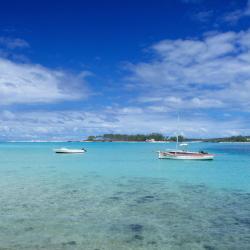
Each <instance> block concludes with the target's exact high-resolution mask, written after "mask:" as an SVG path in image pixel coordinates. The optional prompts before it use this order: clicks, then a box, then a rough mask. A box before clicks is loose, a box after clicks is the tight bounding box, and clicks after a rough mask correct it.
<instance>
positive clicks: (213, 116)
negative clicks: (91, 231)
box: [0, 0, 250, 141]
mask: <svg viewBox="0 0 250 250" xmlns="http://www.w3.org/2000/svg"><path fill="white" fill-rule="evenodd" d="M178 115H179V116H180V121H179V122H178V121H177V117H178ZM249 124H250V1H247V0H227V1H225V0H221V1H213V0H210V1H208V0H165V1H163V0H154V1H152V0H148V1H139V0H137V1H136V0H134V1H130V0H127V1H111V0H107V1H101V0H99V1H97V0H92V1H87V0H85V1H80V0H79V1H76V0H71V1H63V0H61V1H48V0H43V1H40V0H39V1H25V0H23V1H11V0H10V1H4V2H1V6H0V141H5V140H71V139H72V140H75V139H84V138H86V137H87V136H88V135H101V134H103V133H128V134H135V133H152V132H160V133H163V134H164V135H166V136H173V135H174V134H176V133H181V134H182V135H184V136H186V137H196V138H200V137H202V138H209V137H221V136H233V135H239V134H241V135H250V126H249Z"/></svg>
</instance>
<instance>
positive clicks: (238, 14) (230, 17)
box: [223, 0, 250, 23]
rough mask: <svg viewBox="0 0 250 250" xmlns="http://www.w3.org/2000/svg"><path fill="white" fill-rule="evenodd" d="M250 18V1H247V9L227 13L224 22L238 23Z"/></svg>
mask: <svg viewBox="0 0 250 250" xmlns="http://www.w3.org/2000/svg"><path fill="white" fill-rule="evenodd" d="M249 16H250V0H248V1H247V3H246V7H245V8H244V9H237V10H234V11H231V12H229V13H227V14H226V15H225V16H224V17H223V20H224V21H226V22H231V23H236V22H238V21H239V20H240V19H241V18H244V17H249Z"/></svg>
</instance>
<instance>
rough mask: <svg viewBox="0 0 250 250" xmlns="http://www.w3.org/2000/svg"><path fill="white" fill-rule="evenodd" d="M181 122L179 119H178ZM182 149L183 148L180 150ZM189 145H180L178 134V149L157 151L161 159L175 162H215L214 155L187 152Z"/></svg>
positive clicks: (202, 152)
mask: <svg viewBox="0 0 250 250" xmlns="http://www.w3.org/2000/svg"><path fill="white" fill-rule="evenodd" d="M178 120H179V119H178ZM180 147H181V148H180ZM187 147H188V143H185V142H182V143H180V144H179V137H178V134H177V135H176V148H175V149H169V150H166V151H157V153H158V158H159V159H173V160H213V159H214V155H213V154H209V153H207V152H204V151H199V152H192V151H188V150H187Z"/></svg>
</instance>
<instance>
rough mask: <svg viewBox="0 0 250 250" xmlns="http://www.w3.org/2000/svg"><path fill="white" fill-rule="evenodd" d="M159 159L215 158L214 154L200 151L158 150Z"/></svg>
mask: <svg viewBox="0 0 250 250" xmlns="http://www.w3.org/2000/svg"><path fill="white" fill-rule="evenodd" d="M158 158H159V159H170V160H213V159H214V155H212V154H203V153H198V152H179V151H177V152H162V151H159V152H158Z"/></svg>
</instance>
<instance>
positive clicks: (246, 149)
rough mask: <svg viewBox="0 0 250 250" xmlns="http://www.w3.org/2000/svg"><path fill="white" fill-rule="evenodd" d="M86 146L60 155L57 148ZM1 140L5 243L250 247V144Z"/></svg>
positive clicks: (1, 244) (0, 244)
mask: <svg viewBox="0 0 250 250" xmlns="http://www.w3.org/2000/svg"><path fill="white" fill-rule="evenodd" d="M62 146H66V147H72V148H75V147H77V148H79V147H85V148H87V149H88V152H87V153H86V154H83V155H58V154H54V153H53V152H52V149H53V148H56V147H62ZM173 146H174V145H171V144H157V143H152V144H150V143H2V144H0V176H1V182H0V189H1V193H0V249H87V250H88V249H91V250H94V249H96V250H97V249H99V250H117V249H164V250H165V249H210V250H211V249H249V246H250V144H209V143H194V144H191V146H190V147H191V149H194V150H196V149H202V150H208V151H209V152H213V153H215V154H217V155H216V158H215V160H214V161H204V162H202V161H174V160H172V161H171V160H158V159H157V154H156V151H157V150H161V149H165V148H166V147H167V148H168V147H170V148H171V147H173Z"/></svg>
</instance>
